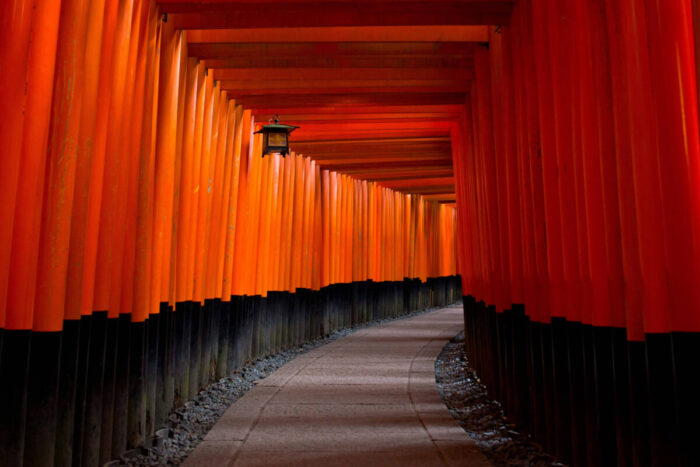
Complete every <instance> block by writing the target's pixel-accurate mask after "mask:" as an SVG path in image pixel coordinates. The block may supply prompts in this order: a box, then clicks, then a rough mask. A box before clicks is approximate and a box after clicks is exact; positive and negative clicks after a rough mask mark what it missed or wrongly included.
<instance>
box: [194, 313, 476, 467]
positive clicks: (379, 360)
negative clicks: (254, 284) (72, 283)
mask: <svg viewBox="0 0 700 467" xmlns="http://www.w3.org/2000/svg"><path fill="white" fill-rule="evenodd" d="M461 328H462V308H461V307H450V308H443V309H441V310H438V311H435V312H433V313H428V314H423V315H420V316H417V317H414V318H410V319H404V320H399V321H393V322H391V323H388V324H385V325H381V326H376V327H372V328H368V329H363V330H361V331H358V332H355V333H353V334H351V335H349V336H347V337H344V338H341V339H338V340H336V341H334V342H332V343H330V344H328V345H325V346H323V347H319V348H318V349H315V350H312V351H311V352H309V353H306V354H304V355H302V356H300V357H297V358H296V359H295V360H293V361H291V362H289V363H287V364H286V365H284V366H283V367H282V368H280V369H279V370H277V371H276V372H275V373H273V374H272V375H270V376H269V377H268V378H266V379H264V380H261V381H260V382H259V384H258V385H257V386H256V387H255V388H254V389H252V390H251V391H249V392H248V393H247V394H246V395H245V396H243V397H242V398H240V399H239V400H238V401H236V403H234V404H233V405H232V406H231V407H230V408H229V409H228V411H227V412H226V413H225V414H224V415H223V417H221V419H220V420H219V422H218V423H217V424H216V425H215V426H214V428H212V430H211V431H210V432H209V434H208V435H207V437H206V438H205V440H204V441H203V442H202V443H201V444H200V445H199V446H198V447H197V449H196V450H195V451H194V452H193V453H192V454H191V455H190V456H189V457H188V459H187V461H186V463H185V465H186V466H188V467H193V466H232V465H236V466H269V465H279V466H282V465H284V466H305V465H309V466H362V467H369V466H374V465H378V466H379V465H381V466H393V465H395V466H409V465H415V466H445V465H450V466H452V465H455V466H457V465H469V466H487V465H490V464H489V463H488V461H487V460H486V458H484V457H483V455H482V454H480V453H479V452H478V450H477V448H476V446H475V445H474V443H473V441H472V440H471V439H470V438H469V437H468V436H467V435H466V433H465V432H464V430H462V428H461V427H460V426H459V425H458V424H457V422H456V421H455V420H454V419H453V418H452V417H451V416H450V414H449V412H448V411H447V408H446V407H445V405H444V404H443V402H442V400H441V399H440V395H439V394H438V391H437V386H436V384H435V367H434V364H435V359H436V358H437V356H438V354H439V353H440V351H441V349H442V348H443V347H444V345H445V344H446V343H447V341H448V340H449V339H450V338H452V337H453V336H454V335H455V334H457V333H458V332H459V331H460V329H461Z"/></svg>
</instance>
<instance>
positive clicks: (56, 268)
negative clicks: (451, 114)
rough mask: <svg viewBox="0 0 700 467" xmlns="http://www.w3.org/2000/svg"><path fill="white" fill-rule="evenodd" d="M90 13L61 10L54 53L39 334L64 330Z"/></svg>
mask: <svg viewBox="0 0 700 467" xmlns="http://www.w3.org/2000/svg"><path fill="white" fill-rule="evenodd" d="M87 14H88V8H87V4H86V3H84V2H82V1H79V0H76V1H68V2H66V3H64V4H63V5H62V8H61V17H60V18H61V19H60V21H61V22H60V25H59V32H58V45H57V50H56V63H59V64H61V66H59V68H58V69H57V71H56V74H55V77H54V93H53V94H54V100H53V104H52V108H51V127H50V128H51V130H50V131H51V134H50V136H49V145H48V148H47V167H46V174H47V178H46V193H45V195H44V196H45V198H44V204H43V207H44V209H43V211H42V220H41V236H40V241H39V262H38V268H37V279H36V280H37V286H36V298H35V309H34V319H33V326H32V329H34V330H36V331H59V330H61V329H62V326H63V319H64V315H65V300H66V285H67V284H66V281H67V273H68V256H69V247H70V233H71V226H70V225H71V216H72V212H73V195H74V186H75V172H76V166H77V151H78V148H77V144H76V143H77V140H78V135H79V131H80V112H81V109H82V102H81V98H82V92H83V88H82V85H83V78H84V75H83V74H82V73H81V66H82V64H83V60H84V57H85V30H86V27H87ZM69 18H70V19H71V20H69ZM78 315H79V313H78Z"/></svg>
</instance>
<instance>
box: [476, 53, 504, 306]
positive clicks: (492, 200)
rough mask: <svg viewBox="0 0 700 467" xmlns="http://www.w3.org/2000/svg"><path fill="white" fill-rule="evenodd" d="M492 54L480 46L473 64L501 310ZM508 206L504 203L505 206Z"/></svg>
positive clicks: (495, 291)
mask: <svg viewBox="0 0 700 467" xmlns="http://www.w3.org/2000/svg"><path fill="white" fill-rule="evenodd" d="M489 57H490V54H489V52H488V51H487V50H486V49H483V48H482V49H479V50H477V52H476V53H475V55H474V65H475V67H476V90H477V93H476V96H475V97H476V104H477V112H478V113H477V120H476V121H477V125H478V128H479V148H480V156H481V158H482V161H483V167H484V187H485V194H486V198H485V199H486V203H487V204H486V207H487V212H486V219H487V226H488V227H487V229H488V235H487V239H488V241H489V244H490V248H489V251H490V259H489V260H490V276H491V281H492V288H493V301H492V302H491V304H494V305H496V308H497V309H498V311H503V310H504V309H505V308H508V307H509V303H508V298H507V292H506V290H505V289H504V287H505V285H504V282H505V281H504V280H503V276H502V274H503V272H504V268H503V255H507V252H505V251H502V246H503V245H502V242H501V234H502V231H501V229H502V227H503V226H502V225H501V219H500V217H501V216H500V209H501V207H499V191H500V189H501V185H502V181H501V180H500V176H501V175H502V174H501V173H500V170H499V167H500V163H499V162H497V161H496V153H495V150H494V123H493V114H492V107H491V105H492V99H491V70H490V63H489V60H490V58H489ZM503 209H505V206H503Z"/></svg>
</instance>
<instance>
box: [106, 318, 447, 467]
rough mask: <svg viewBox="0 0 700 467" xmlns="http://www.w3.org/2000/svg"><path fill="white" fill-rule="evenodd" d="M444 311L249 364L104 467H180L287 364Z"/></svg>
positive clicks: (337, 335) (334, 336)
mask: <svg viewBox="0 0 700 467" xmlns="http://www.w3.org/2000/svg"><path fill="white" fill-rule="evenodd" d="M442 308H444V307H432V308H427V309H424V310H419V311H414V312H411V313H408V314H405V315H401V316H397V317H391V318H383V319H378V320H375V321H369V322H367V323H363V324H358V325H356V326H352V327H348V328H343V329H340V330H338V331H334V332H333V333H331V334H329V335H327V336H324V337H321V338H318V339H315V340H313V341H310V342H306V343H304V344H301V345H299V346H297V347H294V348H292V349H289V350H286V351H284V352H280V353H278V354H274V355H269V356H267V357H264V358H261V359H258V360H256V361H254V362H252V363H249V364H248V365H246V366H244V367H242V368H239V369H238V370H236V371H235V372H234V373H233V375H231V376H227V377H226V378H222V379H220V380H219V381H216V382H214V383H211V384H210V385H209V386H207V387H206V388H204V389H202V390H201V391H200V392H199V393H197V395H196V396H195V398H194V399H193V400H191V401H188V402H186V403H185V404H184V405H183V406H181V407H178V408H176V409H174V410H173V411H171V412H170V414H169V415H168V426H167V427H164V428H161V429H159V430H157V431H156V435H157V436H156V437H155V438H153V439H151V440H150V441H149V442H148V446H141V447H138V448H136V449H132V450H129V451H127V452H125V453H124V454H122V456H121V457H120V458H119V459H116V460H113V461H111V462H109V463H107V464H105V467H117V466H129V467H142V466H158V465H180V464H181V463H182V462H184V461H185V459H186V458H187V456H188V455H189V454H190V453H191V452H192V451H193V450H194V449H195V448H196V447H197V445H198V444H199V443H200V442H201V441H202V440H203V439H204V437H205V436H206V434H207V433H208V432H209V430H210V429H211V428H212V427H213V426H214V424H215V423H216V422H217V421H218V420H219V418H220V417H221V416H222V415H223V414H224V412H226V410H227V409H228V408H229V407H230V406H231V404H233V403H234V402H236V401H237V400H238V399H239V398H240V397H241V396H243V395H244V394H245V393H246V392H248V391H249V390H250V389H252V388H253V387H254V386H255V384H256V382H257V381H258V380H261V379H264V378H266V377H268V376H270V375H271V374H272V373H273V372H275V371H276V370H278V369H279V368H281V367H282V366H283V365H284V364H285V363H287V362H289V361H291V360H293V359H295V358H296V357H297V356H299V355H301V354H304V353H306V352H308V351H310V350H313V349H315V348H317V347H320V346H322V345H325V344H328V343H329V342H332V341H334V340H336V339H338V338H341V337H345V336H347V335H349V334H351V333H353V332H355V331H358V330H360V329H364V328H368V327H372V326H377V325H380V324H384V323H388V322H391V321H396V320H399V319H406V318H411V317H414V316H418V315H422V314H425V313H430V312H432V311H436V310H439V309H442Z"/></svg>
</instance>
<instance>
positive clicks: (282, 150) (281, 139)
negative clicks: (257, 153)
mask: <svg viewBox="0 0 700 467" xmlns="http://www.w3.org/2000/svg"><path fill="white" fill-rule="evenodd" d="M274 121H275V123H268V124H267V125H263V127H262V128H261V129H260V130H258V131H256V132H255V134H258V133H262V135H263V150H262V155H263V157H265V154H282V157H284V156H286V155H287V154H289V134H290V133H291V132H292V131H294V130H296V129H297V128H299V127H298V126H294V125H285V124H284V123H279V117H278V116H277V115H275V118H274Z"/></svg>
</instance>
